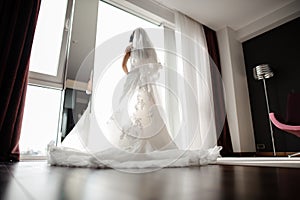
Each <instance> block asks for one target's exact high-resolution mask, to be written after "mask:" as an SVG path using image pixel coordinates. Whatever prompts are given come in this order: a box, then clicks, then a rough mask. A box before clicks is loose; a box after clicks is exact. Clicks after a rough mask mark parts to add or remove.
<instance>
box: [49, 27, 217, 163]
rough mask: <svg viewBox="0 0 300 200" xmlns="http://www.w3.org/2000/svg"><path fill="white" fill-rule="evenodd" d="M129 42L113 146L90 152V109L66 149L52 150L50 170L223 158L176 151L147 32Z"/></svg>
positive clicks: (111, 125) (111, 131) (112, 126)
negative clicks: (157, 81) (62, 167)
mask: <svg viewBox="0 0 300 200" xmlns="http://www.w3.org/2000/svg"><path fill="white" fill-rule="evenodd" d="M131 42H132V49H131V55H130V61H131V68H130V71H129V73H128V74H127V76H126V81H125V84H124V87H123V91H122V92H121V93H120V95H119V97H118V98H116V99H114V100H113V114H112V116H111V117H110V119H109V120H108V122H107V127H108V129H107V131H108V134H107V135H110V136H111V135H114V137H115V138H117V142H115V143H114V142H112V144H113V145H112V146H113V147H112V148H108V149H106V150H103V151H99V152H89V151H88V150H87V149H88V148H86V143H85V141H86V139H87V136H86V135H87V132H88V131H89V129H90V127H89V126H90V125H89V121H90V117H91V114H90V112H89V110H90V106H91V105H89V106H88V108H87V109H86V111H85V113H84V114H83V116H82V117H81V119H80V120H79V122H78V123H77V124H76V126H75V127H74V128H73V130H72V131H71V133H70V134H69V135H68V136H67V137H66V139H65V141H64V142H63V145H62V146H60V147H55V146H54V145H53V144H50V145H49V148H48V149H49V151H48V162H49V163H50V164H52V165H63V166H79V167H96V168H105V167H109V168H121V169H131V168H153V167H154V168H156V167H179V166H180V167H183V166H194V165H202V164H209V163H214V162H215V161H216V158H217V157H218V156H219V155H220V154H219V152H220V147H215V148H212V149H206V150H193V151H191V150H188V149H178V147H177V145H176V144H175V142H174V139H173V138H172V136H171V135H170V133H169V131H168V128H167V126H166V118H165V116H164V115H163V111H162V109H161V108H162V106H160V105H162V104H161V99H160V96H159V94H158V91H157V88H156V84H155V81H156V80H157V79H158V78H159V72H160V70H161V69H162V65H161V64H160V63H159V62H158V59H157V55H156V52H155V50H154V48H153V46H152V43H151V41H150V39H149V37H148V35H147V33H146V32H145V30H144V29H142V28H138V29H136V30H135V31H134V32H133V35H132V41H131ZM108 140H109V139H108ZM69 144H73V146H72V145H69ZM74 144H76V145H75V146H76V148H77V149H75V148H74ZM69 147H73V148H69Z"/></svg>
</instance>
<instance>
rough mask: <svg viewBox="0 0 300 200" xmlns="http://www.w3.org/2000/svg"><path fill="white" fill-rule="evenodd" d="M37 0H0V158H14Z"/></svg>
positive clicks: (0, 159) (17, 152)
mask: <svg viewBox="0 0 300 200" xmlns="http://www.w3.org/2000/svg"><path fill="white" fill-rule="evenodd" d="M40 1H41V0H26V1H24V0H13V1H12V0H1V1H0V16H1V18H0V29H1V31H0V161H1V162H3V161H18V160H19V156H20V152H19V138H20V131H21V125H22V118H23V111H24V102H25V96H26V88H27V76H28V71H29V58H30V51H31V46H32V42H33V35H34V31H35V26H36V23H37V17H38V12H39V8H40Z"/></svg>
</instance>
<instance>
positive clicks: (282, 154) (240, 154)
mask: <svg viewBox="0 0 300 200" xmlns="http://www.w3.org/2000/svg"><path fill="white" fill-rule="evenodd" d="M294 153H296V152H276V157H287V156H288V155H292V154H294ZM222 157H274V154H273V152H232V153H226V154H224V155H222Z"/></svg>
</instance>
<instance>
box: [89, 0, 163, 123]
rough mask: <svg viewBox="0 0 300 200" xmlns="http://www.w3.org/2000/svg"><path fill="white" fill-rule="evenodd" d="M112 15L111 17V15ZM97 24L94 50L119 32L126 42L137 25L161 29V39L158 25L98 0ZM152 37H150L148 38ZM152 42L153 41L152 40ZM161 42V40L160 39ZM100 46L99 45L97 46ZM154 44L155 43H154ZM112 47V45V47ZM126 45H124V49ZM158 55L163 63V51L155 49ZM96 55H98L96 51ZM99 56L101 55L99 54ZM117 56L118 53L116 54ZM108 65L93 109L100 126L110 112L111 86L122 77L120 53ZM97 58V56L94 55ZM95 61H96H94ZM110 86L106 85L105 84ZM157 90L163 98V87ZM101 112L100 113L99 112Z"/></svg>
mask: <svg viewBox="0 0 300 200" xmlns="http://www.w3.org/2000/svg"><path fill="white" fill-rule="evenodd" d="M112 15H113V17H112ZM97 22H98V25H97V38H96V47H95V48H96V51H97V48H101V44H102V43H103V42H105V41H109V40H110V39H112V38H113V37H115V36H117V35H119V34H127V37H125V38H127V39H128V40H127V41H128V44H129V37H130V35H131V33H132V31H133V30H134V29H136V28H138V27H142V28H144V29H146V31H147V29H154V28H155V29H161V38H162V39H163V37H164V35H163V28H162V27H160V26H159V25H156V24H154V23H152V22H149V21H147V20H145V19H142V18H140V17H137V16H135V15H133V14H131V13H129V12H127V11H124V10H122V9H120V8H117V7H115V6H113V5H110V4H108V3H106V2H103V1H100V2H99V7H98V20H97ZM150 39H152V38H150ZM152 42H153V43H154V41H153V40H152ZM162 42H163V40H162ZM99 46H100V47H99ZM154 46H155V43H154ZM112 48H113V47H112ZM125 48H126V46H124V50H125ZM156 52H157V55H158V59H159V62H161V63H163V61H164V52H162V51H156ZM96 55H98V54H97V53H96ZM99 56H101V55H99ZM117 56H118V55H117ZM119 56H120V57H117V58H116V59H115V60H114V61H113V63H111V64H110V66H108V67H107V71H105V74H104V75H103V77H101V81H100V85H99V87H98V88H99V90H98V91H97V93H98V94H105V95H99V96H101V98H100V99H97V100H96V101H97V105H95V106H96V108H95V110H96V111H99V113H98V114H97V113H96V116H97V118H98V122H99V123H100V124H101V126H102V127H105V123H106V122H107V120H108V118H109V116H110V115H111V112H112V96H113V93H114V90H113V88H115V87H116V86H117V84H118V82H119V81H120V80H121V79H122V78H123V77H124V72H123V70H122V68H121V66H122V59H123V57H122V55H119ZM95 60H97V57H95ZM96 62H97V61H96ZM108 85H109V86H110V87H107V86H108ZM160 89H161V90H159V92H160V94H161V96H162V98H164V92H163V88H160ZM100 112H101V113H100Z"/></svg>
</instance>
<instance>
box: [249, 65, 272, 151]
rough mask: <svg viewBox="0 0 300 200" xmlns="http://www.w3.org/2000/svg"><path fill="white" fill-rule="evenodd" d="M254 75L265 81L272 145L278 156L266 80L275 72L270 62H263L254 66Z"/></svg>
mask: <svg viewBox="0 0 300 200" xmlns="http://www.w3.org/2000/svg"><path fill="white" fill-rule="evenodd" d="M253 76H254V78H255V79H256V80H263V83H264V91H265V97H266V103H267V110H268V119H269V126H270V133H271V139H272V146H273V154H274V156H276V150H275V143H274V136H273V128H272V123H271V120H270V118H269V113H270V108H269V100H268V93H267V86H266V80H265V79H268V78H271V77H273V76H274V73H273V71H272V69H271V68H270V66H269V65H268V64H262V65H258V66H256V67H254V68H253Z"/></svg>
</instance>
